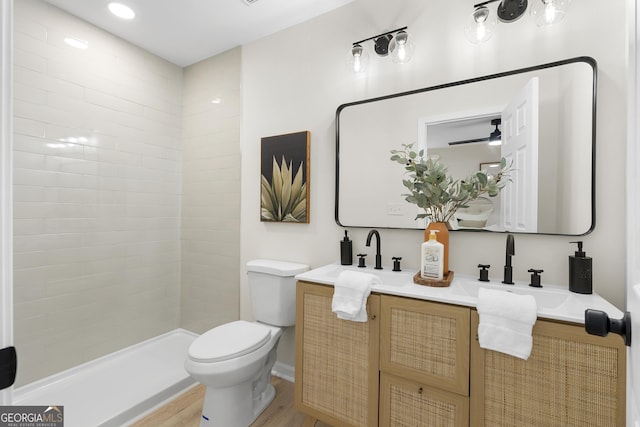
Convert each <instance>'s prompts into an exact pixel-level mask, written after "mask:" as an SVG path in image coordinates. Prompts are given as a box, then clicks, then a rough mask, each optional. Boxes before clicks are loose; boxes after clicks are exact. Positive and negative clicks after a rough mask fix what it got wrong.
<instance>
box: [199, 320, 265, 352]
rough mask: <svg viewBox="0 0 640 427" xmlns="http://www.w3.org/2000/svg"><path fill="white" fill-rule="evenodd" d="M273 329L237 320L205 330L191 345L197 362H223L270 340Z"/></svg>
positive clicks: (255, 348) (253, 349)
mask: <svg viewBox="0 0 640 427" xmlns="http://www.w3.org/2000/svg"><path fill="white" fill-rule="evenodd" d="M270 337H271V329H270V328H269V327H268V326H265V325H261V324H259V323H252V322H247V321H245V320H237V321H235V322H231V323H226V324H224V325H221V326H218V327H216V328H213V329H211V330H210V331H207V332H205V333H204V334H202V335H201V336H199V337H198V338H196V339H195V341H193V343H192V344H191V346H190V347H189V358H190V359H191V360H193V361H195V362H221V361H223V360H229V359H233V358H236V357H240V356H243V355H245V354H248V353H251V352H252V351H255V350H257V349H258V348H260V347H262V346H263V345H265V344H266V343H267V341H269V338H270Z"/></svg>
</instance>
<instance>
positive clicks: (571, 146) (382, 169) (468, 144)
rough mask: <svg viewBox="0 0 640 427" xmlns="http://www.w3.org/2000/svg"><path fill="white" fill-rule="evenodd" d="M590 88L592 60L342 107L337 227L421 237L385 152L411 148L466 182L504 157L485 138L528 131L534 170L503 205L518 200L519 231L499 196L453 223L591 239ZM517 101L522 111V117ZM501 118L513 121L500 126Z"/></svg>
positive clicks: (398, 171)
mask: <svg viewBox="0 0 640 427" xmlns="http://www.w3.org/2000/svg"><path fill="white" fill-rule="evenodd" d="M596 83H597V65H596V61H595V60H594V59H593V58H590V57H577V58H571V59H566V60H562V61H557V62H552V63H547V64H542V65H537V66H532V67H527V68H521V69H517V70H512V71H507V72H501V73H496V74H491V75H487V76H482V77H478V78H473V79H468V80H462V81H457V82H452V83H446V84H442V85H438V86H433V87H428V88H423V89H418V90H413V91H408V92H402V93H395V94H392V95H388V96H383V97H377V98H371V99H366V100H362V101H357V102H350V103H346V104H342V105H340V106H339V107H338V109H337V112H336V198H335V220H336V222H337V223H338V224H339V225H341V226H344V227H367V228H374V227H375V228H398V229H424V228H425V226H426V223H425V220H415V217H416V214H417V213H419V211H418V209H417V208H416V207H415V206H414V205H412V204H410V203H408V202H406V201H405V200H404V197H403V196H402V194H404V193H406V191H405V188H404V187H403V185H402V177H403V174H404V170H403V168H402V167H401V165H398V164H397V163H395V162H392V161H391V160H390V151H391V150H393V149H399V148H401V145H402V144H408V143H412V144H414V145H415V147H416V148H424V150H425V152H426V153H427V155H429V156H435V157H436V158H438V159H439V160H440V161H442V162H444V163H445V164H446V165H447V167H448V169H449V172H450V173H451V174H452V175H453V176H454V177H456V178H464V177H465V176H468V175H469V174H470V173H472V172H474V171H476V170H478V169H486V170H489V171H490V170H491V169H490V168H491V167H492V166H494V165H495V164H496V163H497V162H499V161H500V159H501V157H502V156H503V155H504V153H503V152H501V150H504V148H501V146H500V145H494V144H493V142H495V141H490V139H492V137H491V135H492V133H493V139H494V140H495V139H496V138H495V135H496V130H497V131H499V132H501V133H504V132H518V129H519V128H520V127H521V125H522V124H523V123H526V124H527V126H528V127H529V128H531V129H533V130H532V131H531V133H532V135H531V136H530V137H529V140H528V141H529V142H528V143H527V144H529V145H528V149H529V150H531V149H532V150H533V151H531V152H532V153H534V154H533V155H530V156H534V157H535V163H533V164H534V165H535V166H533V167H531V168H529V169H530V171H527V180H528V181H531V182H532V183H533V185H532V186H531V185H530V186H529V187H527V188H525V186H523V185H521V183H510V184H509V185H512V186H513V188H512V191H513V193H511V194H513V196H509V197H510V198H511V199H513V198H517V203H518V204H519V205H518V206H520V207H521V208H522V211H523V212H525V214H524V215H523V218H524V217H525V216H526V217H527V220H526V224H525V225H524V226H523V227H521V228H518V229H505V228H504V227H503V226H502V223H501V221H500V215H501V209H499V206H500V204H501V203H506V202H505V201H504V200H501V199H505V197H504V196H502V195H501V196H499V197H497V198H491V199H489V201H488V202H487V201H485V200H481V201H478V203H477V204H475V205H474V206H472V207H470V208H469V209H465V210H464V212H460V214H459V215H457V216H456V218H455V219H454V221H453V222H452V224H451V225H452V226H453V228H454V229H460V230H472V231H494V232H505V231H508V232H525V233H536V234H558V235H583V234H587V233H589V232H591V231H592V230H593V228H594V226H595V131H596ZM523 97H524V98H523ZM522 99H524V100H525V101H522ZM522 102H526V103H527V109H526V110H527V111H528V113H527V115H526V116H525V115H522V117H520V115H521V113H520V111H521V110H522V111H524V109H519V106H520V104H521V103H522ZM505 117H512V118H513V117H515V120H509V121H508V122H504V121H505ZM507 125H508V128H507ZM490 142H492V144H491V145H490V144H489V143H490ZM515 155H518V153H515ZM520 181H522V179H520ZM525 190H526V191H525ZM511 202H513V201H511ZM523 221H524V220H523Z"/></svg>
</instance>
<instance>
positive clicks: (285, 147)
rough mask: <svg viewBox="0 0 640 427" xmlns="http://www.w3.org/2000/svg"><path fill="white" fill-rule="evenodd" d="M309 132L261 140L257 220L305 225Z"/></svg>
mask: <svg viewBox="0 0 640 427" xmlns="http://www.w3.org/2000/svg"><path fill="white" fill-rule="evenodd" d="M309 141H310V133H309V131H303V132H296V133H289V134H285V135H277V136H268V137H264V138H261V146H260V164H261V165H260V167H261V188H260V221H266V222H293V223H309Z"/></svg>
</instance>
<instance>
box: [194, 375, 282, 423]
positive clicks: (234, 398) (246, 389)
mask: <svg viewBox="0 0 640 427" xmlns="http://www.w3.org/2000/svg"><path fill="white" fill-rule="evenodd" d="M251 395H252V387H251V382H248V383H245V384H241V385H239V386H236V387H229V388H223V389H215V388H209V387H207V391H206V394H205V396H204V404H203V405H202V415H201V417H200V427H218V426H225V427H249V425H251V423H253V422H254V421H255V420H256V418H258V416H259V415H260V414H261V413H262V412H263V411H264V410H265V409H266V408H267V406H269V404H270V403H271V402H272V401H273V398H274V397H275V395H276V390H275V388H274V387H273V386H272V385H271V384H267V386H266V388H265V389H264V391H263V392H262V393H260V395H258V396H256V398H255V399H253V398H252V396H251Z"/></svg>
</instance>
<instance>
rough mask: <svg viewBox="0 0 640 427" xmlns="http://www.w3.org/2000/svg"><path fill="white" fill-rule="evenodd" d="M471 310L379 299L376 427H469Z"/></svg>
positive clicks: (430, 303) (396, 299)
mask: <svg viewBox="0 0 640 427" xmlns="http://www.w3.org/2000/svg"><path fill="white" fill-rule="evenodd" d="M469 322H470V309H469V308H467V307H458V306H454V305H447V304H441V303H434V302H429V301H422V300H415V299H411V298H400V297H395V296H388V295H383V296H382V300H381V313H380V372H381V374H380V403H379V405H380V425H381V426H414V425H420V426H432V425H433V426H436V425H450V426H456V427H458V426H460V427H461V426H468V425H469V397H468V396H469Z"/></svg>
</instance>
